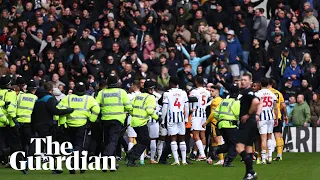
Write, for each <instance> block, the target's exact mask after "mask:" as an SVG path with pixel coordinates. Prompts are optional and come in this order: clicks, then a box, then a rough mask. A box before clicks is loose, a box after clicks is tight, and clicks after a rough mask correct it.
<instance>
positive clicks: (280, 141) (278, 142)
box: [276, 138, 284, 157]
mask: <svg viewBox="0 0 320 180" xmlns="http://www.w3.org/2000/svg"><path fill="white" fill-rule="evenodd" d="M283 145H284V144H283V139H282V138H276V146H277V157H282V150H283Z"/></svg>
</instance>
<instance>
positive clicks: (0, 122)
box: [0, 101, 9, 127]
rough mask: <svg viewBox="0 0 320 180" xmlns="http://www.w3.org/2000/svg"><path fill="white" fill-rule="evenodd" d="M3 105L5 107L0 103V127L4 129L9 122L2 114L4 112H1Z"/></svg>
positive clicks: (3, 103)
mask: <svg viewBox="0 0 320 180" xmlns="http://www.w3.org/2000/svg"><path fill="white" fill-rule="evenodd" d="M4 105H5V102H4V101H0V127H6V126H7V125H9V120H8V118H7V116H6V115H5V114H4V110H3V108H4Z"/></svg>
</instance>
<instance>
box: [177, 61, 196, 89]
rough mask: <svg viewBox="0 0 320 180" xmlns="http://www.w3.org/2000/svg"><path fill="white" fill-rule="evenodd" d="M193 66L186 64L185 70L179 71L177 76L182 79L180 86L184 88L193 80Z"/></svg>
mask: <svg viewBox="0 0 320 180" xmlns="http://www.w3.org/2000/svg"><path fill="white" fill-rule="evenodd" d="M191 72H192V66H191V64H185V65H184V67H183V70H181V71H178V73H177V76H178V78H179V79H180V84H179V87H180V88H182V89H185V88H186V85H187V83H188V82H192V80H193V77H192V73H191Z"/></svg>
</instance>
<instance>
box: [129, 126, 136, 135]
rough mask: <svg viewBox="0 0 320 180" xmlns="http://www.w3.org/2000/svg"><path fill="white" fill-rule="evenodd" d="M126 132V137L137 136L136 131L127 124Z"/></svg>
mask: <svg viewBox="0 0 320 180" xmlns="http://www.w3.org/2000/svg"><path fill="white" fill-rule="evenodd" d="M127 133H128V137H133V138H136V137H137V133H136V131H135V130H134V129H133V127H131V126H128V128H127Z"/></svg>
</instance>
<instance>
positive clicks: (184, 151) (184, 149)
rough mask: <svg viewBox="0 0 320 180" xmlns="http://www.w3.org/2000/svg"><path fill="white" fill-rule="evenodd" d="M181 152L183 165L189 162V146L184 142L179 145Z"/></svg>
mask: <svg viewBox="0 0 320 180" xmlns="http://www.w3.org/2000/svg"><path fill="white" fill-rule="evenodd" d="M179 147H180V151H181V159H182V163H186V162H187V145H186V142H184V141H182V142H180V143H179Z"/></svg>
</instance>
